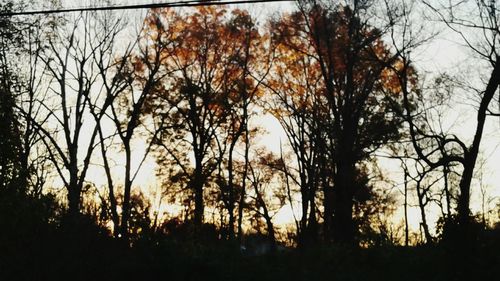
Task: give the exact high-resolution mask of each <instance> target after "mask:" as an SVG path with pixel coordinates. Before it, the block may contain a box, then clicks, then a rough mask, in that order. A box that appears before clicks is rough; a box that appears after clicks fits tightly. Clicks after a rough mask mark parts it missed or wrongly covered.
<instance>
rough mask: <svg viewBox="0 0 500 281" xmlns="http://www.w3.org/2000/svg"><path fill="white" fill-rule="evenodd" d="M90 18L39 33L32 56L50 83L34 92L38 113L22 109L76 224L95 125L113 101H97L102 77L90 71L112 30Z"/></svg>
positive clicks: (60, 22) (56, 23) (85, 16)
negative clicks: (38, 45)
mask: <svg viewBox="0 0 500 281" xmlns="http://www.w3.org/2000/svg"><path fill="white" fill-rule="evenodd" d="M94 19H95V18H94V16H93V15H92V14H90V13H80V14H78V15H77V16H76V17H75V19H74V23H73V24H70V23H68V22H67V21H65V20H64V19H56V20H55V21H52V19H50V18H48V19H47V21H48V22H49V23H51V24H50V25H48V26H49V28H50V30H49V31H48V32H46V33H45V34H43V35H42V36H43V38H44V39H45V40H44V41H43V44H44V45H42V46H41V51H40V52H39V53H35V55H36V56H37V59H38V60H39V62H40V63H41V64H43V65H44V67H46V71H44V72H42V73H43V78H44V79H47V81H49V82H48V83H49V84H48V86H47V87H40V88H38V91H37V92H36V93H35V94H34V95H36V98H35V99H34V100H36V103H37V104H36V105H35V106H36V107H37V108H39V110H36V111H35V112H36V115H34V114H33V113H35V112H33V111H31V110H29V109H28V110H26V109H22V110H23V112H22V113H23V116H24V118H25V119H26V120H28V121H29V122H31V124H32V126H33V127H34V128H36V131H37V132H38V135H39V136H40V139H41V141H42V142H43V144H44V145H45V147H46V149H47V151H48V153H49V158H50V160H51V162H52V164H53V166H54V167H55V170H56V171H57V174H58V175H59V178H60V180H61V181H62V184H63V185H64V187H65V188H66V190H67V199H68V216H69V222H70V223H75V222H76V221H77V219H78V215H79V213H80V204H81V195H82V192H83V187H84V185H85V180H86V176H87V172H88V169H89V166H90V160H91V158H92V155H93V151H94V148H95V140H96V136H97V133H98V127H99V126H97V124H99V120H100V119H101V118H102V117H103V116H104V115H105V112H106V109H107V108H108V107H109V106H110V104H111V102H112V99H111V98H109V97H105V98H104V99H102V98H101V92H100V91H99V90H98V88H99V77H100V75H99V73H98V72H95V71H94V69H95V68H97V67H96V63H98V61H99V55H105V54H104V53H103V52H102V50H105V49H106V48H109V45H112V42H111V40H110V39H113V38H114V36H115V35H116V29H105V28H103V29H102V30H100V29H99V23H100V22H99V21H96V22H94ZM101 23H102V22H101ZM116 27H117V26H115V28H116ZM101 32H102V33H101ZM97 33H99V34H97ZM41 42H42V41H41ZM99 51H101V53H99ZM101 59H103V58H102V57H101ZM97 111H98V113H96V112H97ZM91 113H94V114H97V115H98V118H97V121H96V122H91V121H88V119H87V117H88V116H89V115H90V114H91Z"/></svg>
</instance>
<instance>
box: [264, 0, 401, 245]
mask: <svg viewBox="0 0 500 281" xmlns="http://www.w3.org/2000/svg"><path fill="white" fill-rule="evenodd" d="M370 7H371V6H370V3H368V1H362V0H360V1H356V0H354V1H347V3H344V4H343V5H337V4H331V3H325V2H321V1H307V2H306V1H304V2H299V9H298V11H297V12H294V13H292V14H289V15H284V16H282V17H281V18H279V19H278V20H274V21H272V22H271V32H272V34H273V41H274V44H275V47H274V50H276V53H277V60H276V61H275V66H274V71H273V72H272V73H273V78H272V79H270V81H269V83H268V86H269V87H268V88H270V89H271V90H272V92H273V93H274V94H275V95H277V96H278V98H275V101H276V102H277V105H278V106H276V108H279V109H280V110H279V111H276V113H275V115H277V116H278V118H279V119H280V120H281V123H282V124H284V127H285V130H286V131H287V133H288V135H289V138H290V140H291V144H292V147H293V148H294V150H295V153H296V154H297V160H298V162H299V164H301V165H303V169H304V172H302V173H299V177H300V176H302V177H303V178H304V179H302V180H299V184H301V185H305V187H301V188H302V189H304V193H303V195H302V196H305V195H307V197H306V198H303V199H302V200H303V201H308V202H310V203H313V202H314V198H315V192H316V191H317V190H318V189H320V188H321V189H322V190H323V199H324V200H323V204H324V206H323V207H324V208H323V210H324V214H323V218H324V228H325V229H324V233H325V234H326V238H327V239H333V240H334V241H336V242H339V243H353V242H354V241H355V238H356V229H357V228H356V225H355V220H354V219H353V207H354V204H355V203H356V202H357V199H356V198H357V196H358V195H359V193H360V192H362V190H363V188H362V187H361V185H360V183H359V182H358V178H360V177H359V175H360V174H361V172H360V168H359V167H360V164H362V163H363V162H365V161H367V160H370V159H371V158H372V157H373V152H374V151H375V150H377V149H379V148H380V147H382V146H384V145H385V144H387V143H389V142H390V141H392V140H396V139H398V138H399V137H400V128H401V123H402V120H401V118H400V117H398V115H397V114H396V113H397V112H399V111H400V109H399V108H398V107H399V106H398V105H397V103H395V102H394V101H401V97H398V96H397V95H398V93H399V91H400V89H399V88H398V87H399V86H398V85H399V84H398V83H397V79H396V75H395V73H394V72H393V71H391V70H389V69H390V68H388V67H387V66H388V65H390V66H394V65H396V67H397V64H398V61H397V58H396V56H395V55H393V54H391V52H390V51H389V49H388V48H387V47H386V45H385V44H384V42H383V40H382V36H383V30H386V27H379V28H375V27H374V26H372V25H371V24H370V23H369V10H370ZM389 24H391V23H389ZM389 97H391V98H389ZM283 105H284V106H283ZM395 107H396V108H395ZM301 134H302V135H301ZM290 136H292V137H290ZM318 161H319V162H318ZM319 185H320V187H319ZM303 209H304V210H305V211H306V213H309V214H310V215H311V216H314V210H310V211H309V212H307V206H303ZM306 219H307V218H305V217H304V218H303V224H304V226H305V225H306Z"/></svg>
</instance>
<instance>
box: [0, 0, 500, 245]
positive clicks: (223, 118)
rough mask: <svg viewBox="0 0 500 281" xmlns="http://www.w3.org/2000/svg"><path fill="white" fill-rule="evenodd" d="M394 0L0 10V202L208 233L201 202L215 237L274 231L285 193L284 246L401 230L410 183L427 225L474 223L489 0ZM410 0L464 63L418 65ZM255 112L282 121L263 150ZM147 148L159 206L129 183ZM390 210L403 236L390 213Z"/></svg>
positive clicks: (464, 234)
mask: <svg viewBox="0 0 500 281" xmlns="http://www.w3.org/2000/svg"><path fill="white" fill-rule="evenodd" d="M396 2H397V3H396ZM396 2H394V3H393V2H391V1H385V2H383V3H382V2H381V3H378V2H375V1H369V0H352V1H345V2H339V3H336V2H335V3H334V2H329V1H297V2H296V3H295V8H294V9H293V10H292V11H291V12H289V13H277V14H276V15H275V16H273V17H270V18H266V19H260V18H259V19H258V18H256V17H253V16H252V15H251V12H250V11H247V10H243V9H237V8H230V7H225V6H207V7H198V8H195V9H189V10H187V11H184V10H177V9H175V8H157V9H153V10H150V11H148V12H147V15H146V17H145V18H144V20H143V21H142V23H141V26H140V27H139V28H138V31H137V32H134V30H135V29H137V27H131V26H130V25H127V24H126V22H125V21H126V19H125V18H123V17H121V16H120V15H119V14H117V13H115V12H84V13H72V14H67V15H66V14H65V15H44V16H41V17H34V16H30V17H5V16H4V17H2V18H0V20H1V22H0V32H1V40H2V41H1V42H0V44H2V46H1V54H0V63H1V66H2V67H1V70H0V71H1V73H0V78H1V80H0V82H1V84H0V92H1V96H0V98H1V103H0V119H1V121H0V123H1V124H2V127H1V130H0V147H1V153H0V192H1V193H0V196H2V197H4V198H6V199H5V200H0V203H2V204H3V205H4V206H5V207H4V208H6V209H8V208H13V207H12V204H10V205H9V203H8V202H14V201H12V199H11V198H14V197H16V198H21V199H19V200H20V201H19V202H21V203H19V204H25V202H33V204H34V206H37V207H36V208H35V210H36V212H37V213H38V214H40V216H45V218H44V221H45V223H56V224H57V223H61V224H62V225H66V226H67V227H68V229H73V230H74V231H77V229H78V226H79V225H80V224H81V223H82V220H83V218H84V217H91V218H92V221H93V222H94V223H95V224H96V225H99V226H100V227H102V228H108V229H109V231H110V234H111V236H113V237H116V238H120V239H124V240H126V241H135V240H136V239H138V237H143V236H147V235H152V234H151V233H162V232H163V233H169V231H173V230H172V225H174V226H175V227H177V228H179V227H180V225H191V226H192V228H191V229H192V232H193V233H194V234H193V235H195V237H196V235H198V236H200V235H206V234H204V232H203V231H205V230H206V227H207V222H208V219H207V216H208V214H209V211H210V212H212V214H213V216H214V217H217V219H212V221H211V223H212V224H213V226H214V227H215V228H216V229H217V232H218V237H219V239H222V240H229V241H238V242H240V243H241V242H242V239H244V234H245V228H249V227H250V228H254V229H256V230H257V231H260V232H262V233H264V234H265V235H266V236H267V237H268V239H269V240H270V241H272V243H276V240H283V238H279V239H278V232H279V231H278V230H277V229H276V226H275V223H274V221H273V218H274V216H275V215H276V214H277V213H278V212H279V210H280V209H282V208H283V207H284V206H289V207H291V208H292V210H295V209H294V208H297V209H298V210H300V211H298V212H297V213H298V214H299V217H296V216H295V214H296V213H294V214H293V215H294V222H295V226H294V228H293V230H292V231H291V232H290V233H289V234H290V235H291V237H292V238H291V241H292V243H293V244H296V245H298V246H299V247H307V246H309V245H314V244H318V243H321V242H324V243H330V242H332V243H338V244H347V245H354V244H356V245H358V244H363V245H374V244H378V243H404V244H406V245H408V244H409V243H410V242H409V240H410V238H409V235H410V234H409V230H408V229H409V226H408V218H407V217H408V214H407V209H408V208H409V204H410V203H409V200H410V197H411V196H412V195H411V193H413V194H414V195H413V196H416V197H415V198H416V205H417V207H418V208H419V210H420V215H421V227H422V229H423V230H422V231H423V233H424V236H425V239H423V241H425V243H433V242H437V240H438V239H439V238H442V239H445V238H447V237H448V238H450V237H451V238H450V239H458V240H459V241H471V240H474V239H476V238H475V237H476V236H475V235H477V231H476V230H477V228H478V225H480V223H481V221H480V220H478V218H477V217H475V216H474V215H473V214H472V212H471V203H470V201H471V194H472V192H476V191H475V189H478V188H479V187H477V186H476V185H475V184H473V179H474V177H475V175H476V174H477V173H478V170H480V169H481V167H478V162H479V159H478V157H480V152H481V141H482V139H483V137H484V134H485V124H486V120H487V119H493V118H496V117H497V116H498V115H499V114H498V113H497V112H496V109H495V106H497V105H498V103H497V102H496V101H497V100H498V98H499V97H498V95H497V94H496V93H497V88H498V85H499V82H500V73H499V71H500V70H499V68H500V66H498V64H497V58H498V53H497V51H498V50H497V49H498V47H497V44H498V42H497V40H498V35H499V32H500V29H499V26H498V24H499V23H498V20H497V16H498V5H497V4H496V2H494V1H493V2H491V3H489V4H488V3H486V2H484V1H465V2H464V3H462V2H461V3H458V4H456V5H455V4H453V3H451V4H450V3H448V2H446V1H444V2H446V3H443V4H442V5H441V4H436V3H427V2H425V1H422V2H418V3H416V2H415V3H414V2H413V1H409V2H405V1H403V2H401V3H400V2H398V1H396ZM1 8H2V10H3V11H9V10H12V9H20V8H21V7H20V6H16V5H14V4H13V2H9V1H4V2H2V5H1ZM424 10H425V11H426V13H427V15H428V17H430V19H429V20H435V21H436V22H439V23H441V24H443V25H444V26H445V28H446V30H447V31H448V32H451V33H453V34H458V35H459V36H460V38H461V39H462V40H463V42H464V43H465V45H466V47H467V49H468V51H470V52H471V53H472V55H473V56H475V57H476V58H477V59H476V62H477V64H478V65H480V70H481V71H480V72H478V73H479V74H476V75H477V77H476V76H469V77H459V76H457V75H455V74H452V73H444V72H443V73H439V74H433V75H429V74H426V73H424V71H419V65H418V60H414V57H415V56H416V55H415V53H418V52H419V50H420V49H421V48H422V47H425V46H426V45H427V44H430V43H429V42H432V40H433V39H434V37H435V35H436V34H434V33H433V31H432V30H430V31H429V25H430V23H428V22H425V21H423V20H422V19H421V18H419V16H420V14H419V13H420V12H421V11H424ZM469 11H473V12H472V13H473V14H472V16H469V15H467V13H468V12H469ZM261 20H263V21H264V23H259V21H261ZM477 31H480V33H481V35H478V32H477ZM471 75H472V74H471ZM426 78H427V79H426ZM464 94H469V95H471V96H473V97H474V106H473V107H472V115H473V116H474V120H475V122H474V127H473V131H472V134H471V135H470V136H466V137H465V138H460V137H459V136H457V135H456V134H454V133H452V132H449V131H447V130H446V129H443V126H442V122H443V121H442V120H443V119H442V116H443V115H444V114H445V110H446V108H449V107H450V106H451V107H453V106H454V105H453V104H451V103H452V102H453V101H455V100H456V97H457V96H459V95H464ZM262 114H269V115H271V116H272V118H275V120H277V121H278V122H279V124H280V125H281V127H282V129H283V131H284V133H285V135H286V141H284V143H282V144H280V152H279V153H276V152H273V151H270V150H269V149H268V148H267V147H266V146H265V145H263V144H262V143H261V142H259V136H260V135H262V134H263V133H264V132H263V130H264V129H263V128H262V127H260V126H258V125H253V124H254V121H253V120H255V118H256V116H258V115H262ZM269 118H271V117H269ZM138 142H140V143H142V144H144V145H142V146H140V149H138V147H139V146H138V145H137V143H138ZM138 150H140V151H138ZM382 152H383V153H385V157H386V158H391V159H395V160H397V161H399V163H400V165H401V174H403V175H404V180H403V184H404V189H403V196H404V203H403V204H401V203H399V202H398V200H396V199H395V198H394V196H391V195H390V194H391V193H390V190H389V188H388V185H390V182H389V181H388V180H387V178H386V177H385V176H384V174H383V172H381V171H380V169H379V164H378V162H379V160H380V154H382ZM116 155H119V157H120V158H123V159H124V162H123V165H121V167H120V168H119V169H117V168H116V166H117V165H116V164H115V163H114V161H115V160H116V159H117V156H116ZM151 157H152V158H154V159H155V160H156V163H157V167H158V169H157V171H156V173H157V174H158V183H157V184H158V186H159V190H160V191H159V192H158V194H157V195H158V196H159V198H160V204H161V202H163V201H162V200H165V199H166V200H167V201H168V202H170V203H171V204H175V205H177V206H180V207H181V209H182V212H181V213H180V214H179V216H178V217H176V218H169V219H167V220H165V221H159V220H161V214H159V212H160V208H159V207H158V209H157V210H156V211H153V210H152V208H153V207H152V201H154V200H155V198H151V197H148V196H147V195H146V194H145V193H144V192H143V191H141V190H140V188H137V187H136V186H135V185H134V181H136V180H137V176H138V174H139V173H141V168H142V167H143V165H144V163H145V162H146V161H147V159H148V158H151ZM96 167H97V168H96ZM92 169H94V170H95V169H99V170H100V171H101V172H102V174H103V175H105V184H104V185H103V186H97V185H96V184H95V183H94V182H93V180H95V179H93V178H92V176H91V175H90V173H89V171H91V170H92ZM54 182H59V183H60V185H61V186H63V187H64V192H63V193H64V195H63V196H61V193H60V192H59V193H57V192H55V191H52V190H51V188H52V187H51V186H50V184H51V183H52V184H54ZM483 195H484V194H483ZM158 196H157V197H158ZM23 202H24V203H23ZM37 202H38V203H37ZM40 202H41V203H40ZM483 203H484V202H483ZM26 204H28V203H26ZM29 204H32V203H29ZM37 204H38V205H37ZM431 204H435V205H437V206H439V207H440V210H441V214H440V220H439V226H438V228H439V229H440V230H441V231H442V232H441V234H440V236H439V237H437V236H436V235H435V234H433V233H432V231H431V230H430V228H433V227H434V226H432V225H429V223H428V222H427V220H426V218H427V216H428V213H429V210H428V209H429V205H431ZM7 206H8V207H7ZM30 206H31V205H30ZM50 206H52V207H50ZM483 207H484V206H483ZM37 208H41V209H43V210H44V211H43V212H42V211H40V209H37ZM399 208H404V215H405V222H406V225H405V227H404V230H405V231H404V236H403V240H398V239H399V238H401V237H399V238H397V237H394V236H395V235H397V234H396V233H395V232H394V231H393V230H391V229H392V227H393V224H394V223H393V222H391V221H390V220H389V218H390V215H391V212H394V210H396V209H399ZM426 208H427V209H426ZM486 211H488V210H484V209H483V217H482V218H483V221H482V223H483V225H486V222H485V219H484V218H485V216H484V213H485V212H486ZM44 212H45V213H44ZM46 213H47V214H46ZM7 214H11V212H8V213H7ZM45 214H46V215H45ZM7 216H11V215H5V217H7ZM12 216H15V215H12ZM6 221H7V220H6ZM6 225H8V224H7V223H6ZM16 225H18V224H16ZM204 229H205V230H204Z"/></svg>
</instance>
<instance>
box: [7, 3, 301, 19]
mask: <svg viewBox="0 0 500 281" xmlns="http://www.w3.org/2000/svg"><path fill="white" fill-rule="evenodd" d="M293 1H294V0H240V1H237V0H228V1H210V0H196V1H175V2H166V3H152V4H136V5H120V6H104V7H83V8H66V9H51V10H35V11H20V12H13V11H10V12H1V13H0V17H2V16H21V15H39V14H59V13H71V12H88V11H110V10H132V9H154V8H169V7H197V6H217V5H239V4H255V3H271V2H293Z"/></svg>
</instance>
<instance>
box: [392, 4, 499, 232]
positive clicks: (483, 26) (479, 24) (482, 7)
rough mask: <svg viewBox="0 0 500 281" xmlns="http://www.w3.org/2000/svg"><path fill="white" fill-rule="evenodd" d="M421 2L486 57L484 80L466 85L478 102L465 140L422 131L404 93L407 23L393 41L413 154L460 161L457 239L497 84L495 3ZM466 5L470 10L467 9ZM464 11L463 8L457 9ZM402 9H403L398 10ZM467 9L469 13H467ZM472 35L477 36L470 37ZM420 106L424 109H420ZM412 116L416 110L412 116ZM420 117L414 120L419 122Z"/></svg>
mask: <svg viewBox="0 0 500 281" xmlns="http://www.w3.org/2000/svg"><path fill="white" fill-rule="evenodd" d="M424 4H425V5H426V6H427V7H428V8H430V9H431V11H433V12H434V13H435V15H437V17H438V19H439V20H440V21H442V22H443V23H444V24H445V25H446V26H448V27H449V28H450V29H451V30H452V31H454V32H456V33H457V34H458V35H459V36H460V37H461V38H462V39H463V40H464V42H465V44H466V45H467V46H468V47H469V48H470V50H472V51H473V53H475V54H476V55H478V56H479V57H480V58H481V59H483V60H484V62H485V63H486V66H485V67H486V68H488V69H489V74H487V76H486V79H485V82H484V84H482V85H480V86H478V87H476V86H468V87H466V89H467V90H469V91H470V90H472V91H473V92H474V94H475V95H476V97H478V99H479V106H478V107H477V108H476V109H475V115H476V120H477V123H476V126H475V128H474V131H475V132H474V136H473V138H472V142H471V143H470V144H466V142H465V141H463V140H461V139H460V138H458V137H457V136H456V135H454V134H451V133H446V132H439V131H438V132H426V131H424V130H422V129H421V128H422V127H421V126H420V124H421V122H422V120H420V121H419V119H418V118H416V117H415V116H414V115H413V114H412V113H411V112H412V109H411V102H410V101H409V99H410V98H411V97H414V96H416V95H418V94H419V93H418V91H415V88H414V87H412V86H409V82H408V81H409V78H408V69H409V68H410V67H411V63H412V60H411V55H412V51H413V48H412V47H414V45H413V44H412V42H415V38H414V36H413V34H412V33H411V32H409V30H410V29H409V28H408V29H405V30H408V32H402V33H400V34H399V35H398V36H397V38H395V40H394V42H398V43H399V44H396V45H397V46H396V49H397V53H398V55H399V56H400V61H401V62H402V66H401V67H400V68H399V70H394V71H395V73H397V74H398V77H399V79H398V81H399V83H400V85H401V90H402V93H403V96H404V103H403V104H404V109H405V111H404V114H405V119H406V120H405V121H407V122H408V126H409V133H410V137H411V142H412V144H413V147H414V149H415V152H416V154H417V155H418V158H419V159H420V160H422V161H424V162H425V165H426V166H427V170H435V169H439V168H442V167H444V169H445V170H447V169H448V168H449V166H452V165H456V164H459V165H460V166H461V169H462V171H461V176H460V182H459V190H460V194H459V196H458V204H457V213H458V214H457V215H458V221H457V222H458V224H459V227H460V229H461V231H460V232H461V234H460V235H461V236H462V237H461V239H462V240H464V239H465V240H469V239H468V238H470V225H471V221H472V220H471V216H470V208H469V203H470V197H471V196H470V194H471V183H472V178H473V174H474V170H475V166H476V162H477V157H478V154H479V152H480V145H481V140H482V138H483V132H484V128H485V123H486V117H487V115H489V114H493V115H495V113H494V112H492V110H491V102H492V100H493V98H494V96H495V93H496V90H497V88H498V84H499V82H500V76H499V75H500V66H499V65H498V64H497V59H498V50H497V48H496V46H497V45H496V44H497V40H498V36H499V34H500V33H499V31H500V29H499V25H498V21H497V20H496V19H497V13H498V8H497V4H496V2H495V1H493V2H491V3H485V2H484V1H462V2H460V3H458V2H457V3H455V2H453V3H446V4H440V3H438V4H434V3H433V4H430V3H427V2H424ZM471 9H472V10H471ZM465 11H467V14H463V13H464V12H465ZM403 12H405V11H404V10H403ZM470 13H472V16H471V14H470ZM402 19H403V22H404V25H403V26H405V27H406V26H409V24H410V23H409V21H408V17H407V16H403V17H402ZM477 31H480V32H479V33H480V34H481V35H482V37H481V38H480V39H478V40H477V41H475V40H474V39H472V38H474V35H472V34H471V33H470V32H473V33H475V34H479V33H478V32H477ZM476 38H477V37H476ZM454 84H455V85H454V86H455V87H450V89H451V90H452V91H454V92H458V91H461V90H463V89H464V88H463V87H456V86H458V85H459V83H454ZM422 111H425V109H422ZM417 117H418V116H417ZM419 122H420V123H419Z"/></svg>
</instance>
